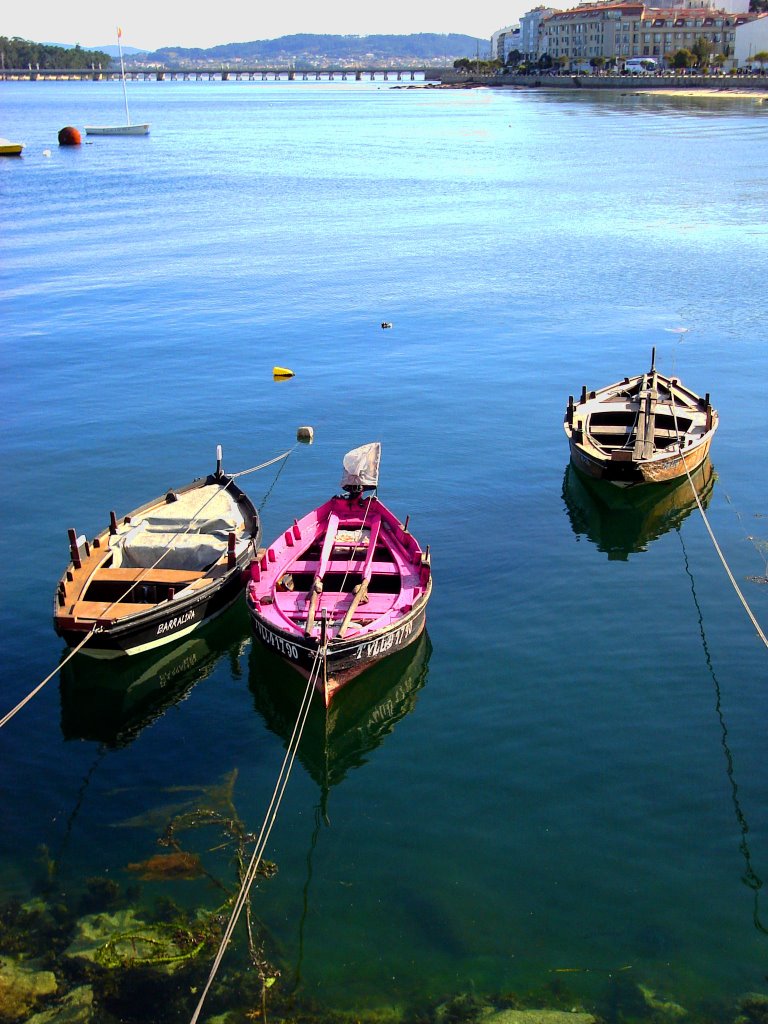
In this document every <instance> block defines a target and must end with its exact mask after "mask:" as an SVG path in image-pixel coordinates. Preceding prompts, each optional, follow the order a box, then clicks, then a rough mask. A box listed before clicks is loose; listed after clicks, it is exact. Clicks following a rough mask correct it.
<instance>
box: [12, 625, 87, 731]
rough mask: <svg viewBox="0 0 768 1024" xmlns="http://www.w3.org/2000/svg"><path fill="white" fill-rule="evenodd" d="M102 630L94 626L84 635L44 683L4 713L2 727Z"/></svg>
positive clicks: (39, 684)
mask: <svg viewBox="0 0 768 1024" xmlns="http://www.w3.org/2000/svg"><path fill="white" fill-rule="evenodd" d="M100 630H101V626H94V627H93V629H92V630H91V631H90V632H89V633H86V634H85V636H84V637H83V639H82V640H81V641H80V643H79V644H78V645H77V647H74V648H73V649H72V650H71V651H70V652H69V654H68V655H67V656H66V658H64V660H63V661H60V662H59V664H58V665H57V666H56V668H55V669H54V670H53V672H51V673H50V675H47V676H46V677H45V679H44V680H43V681H42V683H38V684H37V686H36V687H35V688H34V690H31V691H30V692H29V693H28V694H27V696H26V697H25V698H24V700H21V701H19V703H18V704H17V705H16V707H15V708H12V709H11V710H10V711H9V712H8V714H7V715H4V716H3V718H0V729H2V728H3V726H4V725H5V723H6V722H10V720H11V719H12V718H13V716H14V715H15V714H16V712H17V711H21V709H22V708H23V707H24V705H25V704H28V703H29V701H31V700H32V698H33V697H34V696H35V695H36V694H38V693H40V691H41V690H42V688H43V687H44V686H45V684H46V683H48V682H50V680H51V679H53V677H54V676H55V675H56V673H57V672H59V671H60V670H61V669H62V668H63V667H64V665H66V663H67V662H68V661H69V660H70V658H74V656H75V655H76V654H77V652H78V651H79V650H80V649H81V648H83V647H85V645H86V643H87V642H88V641H89V640H90V639H91V637H92V636H93V634H94V633H98V632H99V631H100Z"/></svg>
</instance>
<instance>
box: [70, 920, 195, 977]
mask: <svg viewBox="0 0 768 1024" xmlns="http://www.w3.org/2000/svg"><path fill="white" fill-rule="evenodd" d="M207 938H208V936H204V937H200V935H195V934H194V933H193V932H192V931H191V930H189V929H185V928H183V927H180V926H169V925H164V924H157V925H152V924H149V923H148V922H147V921H144V920H142V919H141V918H140V917H137V916H136V912H135V911H134V910H133V909H129V910H119V911H117V912H116V913H114V914H90V915H88V916H87V917H82V918H80V920H79V921H78V922H77V926H76V928H75V937H74V939H73V940H72V942H71V943H70V945H69V946H68V947H67V949H66V950H65V951H64V955H65V956H67V957H70V958H71V959H82V960H89V961H90V962H91V963H94V964H98V965H99V966H100V967H105V968H107V969H109V970H112V969H115V968H126V967H134V966H147V967H156V968H158V969H160V970H162V971H164V972H171V971H174V970H176V969H177V968H178V967H182V966H183V965H184V964H185V963H186V962H187V961H188V960H190V959H191V958H192V957H194V956H196V955H197V953H199V952H200V951H201V950H202V949H203V947H204V946H205V944H206V942H207Z"/></svg>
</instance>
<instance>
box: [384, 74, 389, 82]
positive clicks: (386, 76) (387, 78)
mask: <svg viewBox="0 0 768 1024" xmlns="http://www.w3.org/2000/svg"><path fill="white" fill-rule="evenodd" d="M384 81H385V82H388V81H389V75H388V74H387V72H386V71H385V72H384Z"/></svg>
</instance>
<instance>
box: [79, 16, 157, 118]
mask: <svg viewBox="0 0 768 1024" xmlns="http://www.w3.org/2000/svg"><path fill="white" fill-rule="evenodd" d="M122 38H123V30H122V29H121V28H118V30H117V47H118V50H119V51H120V78H121V79H122V83H123V100H124V101H125V124H119V125H90V126H88V125H86V127H85V134H86V135H149V125H148V124H131V115H130V113H129V112H128V90H127V89H126V87H125V64H124V62H123V43H122Z"/></svg>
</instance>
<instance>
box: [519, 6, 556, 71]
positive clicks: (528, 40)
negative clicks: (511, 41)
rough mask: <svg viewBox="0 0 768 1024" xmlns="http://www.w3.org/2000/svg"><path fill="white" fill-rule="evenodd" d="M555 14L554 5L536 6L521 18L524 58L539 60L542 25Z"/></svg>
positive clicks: (520, 46) (521, 50) (521, 48)
mask: <svg viewBox="0 0 768 1024" xmlns="http://www.w3.org/2000/svg"><path fill="white" fill-rule="evenodd" d="M553 14H555V8H554V7H534V8H533V10H532V11H528V12H527V13H526V14H524V15H523V16H522V17H521V18H520V45H519V46H518V49H519V50H520V53H522V55H523V58H524V60H538V58H539V57H540V56H541V53H542V50H541V43H540V39H541V32H542V25H543V23H544V21H545V20H546V19H547V18H551V17H552V15H553Z"/></svg>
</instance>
